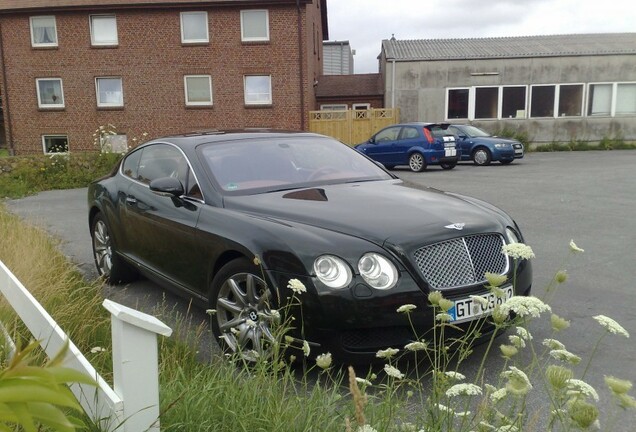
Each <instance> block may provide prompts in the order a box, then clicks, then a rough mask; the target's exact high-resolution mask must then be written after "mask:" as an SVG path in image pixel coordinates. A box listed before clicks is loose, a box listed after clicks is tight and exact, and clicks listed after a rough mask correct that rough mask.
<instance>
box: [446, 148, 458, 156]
mask: <svg viewBox="0 0 636 432" xmlns="http://www.w3.org/2000/svg"><path fill="white" fill-rule="evenodd" d="M444 156H457V149H454V148H447V149H444Z"/></svg>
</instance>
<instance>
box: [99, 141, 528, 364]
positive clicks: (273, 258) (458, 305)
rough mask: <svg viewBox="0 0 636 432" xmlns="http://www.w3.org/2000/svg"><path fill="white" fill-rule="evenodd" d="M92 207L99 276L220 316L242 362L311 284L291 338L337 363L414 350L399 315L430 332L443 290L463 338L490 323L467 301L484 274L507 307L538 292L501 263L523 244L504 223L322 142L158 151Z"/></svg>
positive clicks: (120, 171) (128, 158) (520, 268)
mask: <svg viewBox="0 0 636 432" xmlns="http://www.w3.org/2000/svg"><path fill="white" fill-rule="evenodd" d="M88 204H89V205H88V208H89V224H90V230H91V235H92V241H93V251H94V256H95V262H96V265H97V269H98V271H99V273H100V274H101V275H103V276H104V277H105V278H106V279H107V280H109V281H110V282H111V283H118V282H124V281H126V280H129V279H131V278H133V277H134V276H135V275H137V274H139V273H140V274H142V275H144V276H146V277H148V278H149V279H151V280H153V281H155V282H156V283H157V284H159V285H160V286H162V287H165V288H167V289H170V290H173V291H176V292H177V293H179V294H181V295H183V296H185V297H187V298H188V299H192V300H194V301H195V302H196V303H198V304H200V305H201V306H203V307H205V308H209V309H215V310H216V314H215V316H214V318H213V319H212V327H213V331H214V333H215V336H216V337H217V338H218V340H219V342H220V344H221V345H222V346H223V347H224V348H225V349H228V350H231V351H239V350H240V351H241V352H254V351H256V352H262V351H263V350H265V349H266V348H265V347H267V346H268V344H269V343H270V342H271V341H272V338H273V336H272V332H271V324H272V322H273V321H274V320H275V319H277V315H278V314H279V313H278V309H280V308H284V304H283V303H284V302H285V299H287V298H290V297H292V294H293V293H292V291H291V288H290V287H289V284H290V281H291V280H294V279H297V280H298V281H300V282H301V283H302V284H303V285H304V287H305V288H306V292H304V293H302V294H299V295H297V298H298V299H299V301H301V303H302V320H303V326H297V327H298V328H297V329H296V330H295V332H296V334H295V335H294V336H296V337H297V338H298V339H299V340H300V339H302V340H306V341H307V342H309V346H310V347H311V351H312V353H315V354H320V353H325V352H327V351H329V352H331V353H332V354H333V356H334V358H335V359H338V358H343V357H349V358H351V357H356V356H368V355H369V354H374V353H375V352H376V351H377V350H379V349H384V348H388V347H398V348H400V347H403V346H404V345H405V344H407V343H409V342H412V341H413V340H414V338H415V335H414V334H413V330H412V327H411V325H410V324H409V321H408V319H407V317H406V316H405V314H400V313H397V312H396V310H397V308H399V307H400V306H402V305H405V304H413V305H415V306H416V307H417V309H415V310H414V311H413V312H412V313H411V315H410V317H411V319H412V320H413V325H414V326H415V327H416V330H417V331H418V332H424V331H426V329H430V328H431V327H432V325H433V322H434V317H433V316H432V314H433V312H432V309H431V308H430V307H429V306H428V305H427V296H428V294H429V292H431V291H434V290H437V291H441V292H442V293H443V295H444V297H446V298H447V299H449V300H452V301H453V302H454V306H453V308H451V310H450V311H449V315H451V317H452V320H453V323H454V324H456V325H457V326H458V327H462V326H464V327H466V326H468V325H470V323H471V322H472V321H474V320H475V319H476V318H477V317H480V316H483V315H485V314H487V313H488V312H489V311H488V310H486V309H487V308H481V307H472V308H471V307H470V299H469V296H470V295H484V296H486V295H487V294H488V291H487V289H486V288H485V277H484V273H485V272H492V273H496V274H501V275H506V276H507V277H508V280H509V281H512V280H515V281H516V283H515V285H514V287H513V286H512V284H511V283H509V284H508V285H504V286H503V289H504V290H505V291H506V293H507V295H508V296H509V297H510V296H513V295H528V294H529V292H530V287H531V282H532V270H531V266H530V263H529V262H527V261H522V262H521V263H520V264H519V265H517V266H515V265H513V263H512V262H511V261H510V259H509V258H507V257H506V256H505V255H503V254H502V252H501V250H502V246H503V245H505V244H508V243H515V242H522V241H523V237H522V234H521V232H520V230H519V227H518V226H517V224H516V223H515V222H514V221H513V220H512V219H511V218H510V217H509V216H508V215H506V213H504V212H503V211H501V210H499V209H497V208H495V207H493V206H492V205H490V204H487V203H485V202H482V201H479V200H477V199H473V198H468V197H465V196H460V195H456V194H450V193H445V192H442V191H439V190H435V189H432V188H425V187H421V186H416V185H411V184H407V183H405V182H404V181H402V180H400V179H399V178H397V177H396V176H394V175H392V174H391V173H389V172H387V171H386V170H385V169H383V168H382V167H381V166H379V165H378V164H376V163H375V162H373V161H372V160H370V159H368V158H367V157H366V156H364V155H362V154H360V153H359V152H357V151H356V150H354V149H352V148H350V147H348V146H346V145H344V144H342V143H340V142H338V141H336V140H334V139H332V138H328V137H325V136H321V135H317V134H312V133H302V132H280V131H251V130H244V131H228V132H222V131H212V132H202V133H193V134H184V135H177V136H170V137H165V138H160V139H155V140H153V141H151V142H148V143H145V144H143V145H140V146H139V147H137V148H134V149H132V150H131V151H130V152H128V153H127V154H126V155H125V156H124V158H123V159H122V160H121V162H120V163H119V164H118V165H117V166H116V168H115V169H114V170H113V171H112V173H111V174H110V175H108V176H107V177H105V178H102V179H100V180H98V181H95V182H93V183H92V184H91V185H90V187H89V189H88ZM515 269H516V270H515ZM514 271H516V272H517V274H516V277H513V276H514V275H513V272H514ZM294 283H297V281H294ZM292 285H293V284H292ZM473 306H475V305H474V304H473ZM301 327H302V334H300V328H301ZM420 334H421V333H420Z"/></svg>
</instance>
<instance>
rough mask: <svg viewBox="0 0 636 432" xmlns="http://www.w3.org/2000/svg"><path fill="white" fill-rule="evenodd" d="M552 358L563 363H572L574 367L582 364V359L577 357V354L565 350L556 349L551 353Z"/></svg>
mask: <svg viewBox="0 0 636 432" xmlns="http://www.w3.org/2000/svg"><path fill="white" fill-rule="evenodd" d="M550 356H551V357H552V358H554V359H556V360H560V361H562V362H566V363H570V364H573V365H576V364H579V363H580V362H581V357H579V356H577V355H576V354H572V353H571V352H569V351H568V350H565V349H554V350H552V351H550Z"/></svg>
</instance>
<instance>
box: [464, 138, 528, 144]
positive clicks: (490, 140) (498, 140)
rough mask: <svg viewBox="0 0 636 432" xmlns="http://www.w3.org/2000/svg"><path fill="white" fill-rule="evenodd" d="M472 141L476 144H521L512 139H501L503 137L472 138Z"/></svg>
mask: <svg viewBox="0 0 636 432" xmlns="http://www.w3.org/2000/svg"><path fill="white" fill-rule="evenodd" d="M470 140H471V141H474V142H483V143H493V144H496V143H507V144H519V141H517V140H515V139H510V138H501V137H493V136H490V137H474V138H470Z"/></svg>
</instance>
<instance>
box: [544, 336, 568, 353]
mask: <svg viewBox="0 0 636 432" xmlns="http://www.w3.org/2000/svg"><path fill="white" fill-rule="evenodd" d="M543 345H545V346H547V347H548V348H550V349H552V350H564V349H565V345H563V344H562V343H561V342H559V341H558V340H556V339H550V338H548V339H543Z"/></svg>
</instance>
